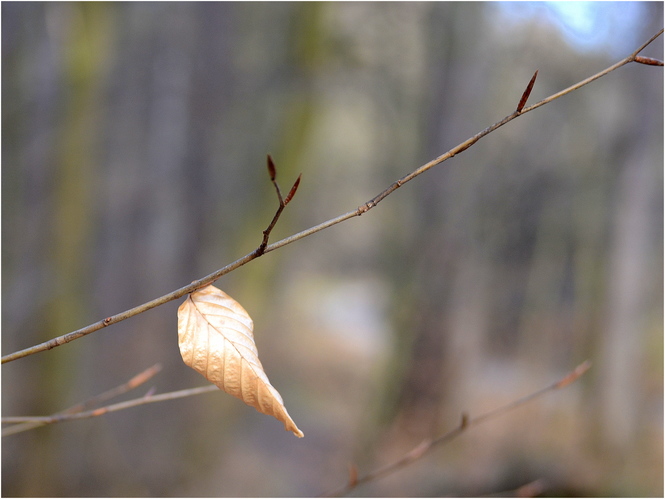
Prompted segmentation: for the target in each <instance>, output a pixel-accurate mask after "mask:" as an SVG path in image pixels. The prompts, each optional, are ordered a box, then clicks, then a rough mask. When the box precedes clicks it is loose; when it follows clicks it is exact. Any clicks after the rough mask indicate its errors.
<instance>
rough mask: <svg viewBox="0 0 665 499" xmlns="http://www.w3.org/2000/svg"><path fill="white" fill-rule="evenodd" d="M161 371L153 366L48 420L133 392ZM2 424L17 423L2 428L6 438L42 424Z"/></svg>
mask: <svg viewBox="0 0 665 499" xmlns="http://www.w3.org/2000/svg"><path fill="white" fill-rule="evenodd" d="M161 370H162V366H161V364H155V365H154V366H152V367H149V368H148V369H146V370H145V371H142V372H140V373H139V374H137V375H136V376H134V377H133V378H132V379H130V380H129V381H127V382H126V383H123V384H122V385H120V386H117V387H115V388H112V389H111V390H108V391H106V392H104V393H100V394H99V395H97V396H95V397H92V398H89V399H88V400H85V401H83V402H80V403H78V404H76V405H74V406H72V407H69V408H67V409H65V410H64V411H60V412H58V413H56V414H54V415H52V416H48V417H49V418H61V417H63V416H67V415H71V414H76V413H81V412H83V411H85V410H86V409H88V408H90V407H94V406H96V405H98V404H100V403H102V402H104V401H106V400H109V399H112V398H114V397H117V396H118V395H122V394H123V393H126V392H128V391H130V390H133V389H134V388H136V387H137V386H140V385H142V384H143V383H145V382H147V381H148V380H150V379H151V378H152V377H153V376H155V375H156V374H157V373H158V372H159V371H161ZM2 422H3V423H11V422H14V423H19V424H16V425H14V426H10V427H8V428H4V429H3V430H2V436H3V437H4V436H7V435H13V434H15V433H21V432H23V431H27V430H32V429H33V428H38V427H39V426H43V425H44V424H46V423H44V422H41V421H35V419H34V418H24V417H19V418H14V419H13V421H6V420H5V418H2Z"/></svg>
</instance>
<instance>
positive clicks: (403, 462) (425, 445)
mask: <svg viewBox="0 0 665 499" xmlns="http://www.w3.org/2000/svg"><path fill="white" fill-rule="evenodd" d="M590 367H591V362H590V361H588V360H586V361H584V362H582V363H581V364H580V365H579V366H577V367H576V368H575V369H573V370H572V371H571V372H570V373H568V374H567V375H566V376H564V377H563V378H562V379H560V380H559V381H557V382H556V383H552V384H551V385H549V386H546V387H545V388H541V389H540V390H537V391H535V392H533V393H531V394H529V395H527V396H525V397H522V398H519V399H517V400H514V401H512V402H510V403H508V404H506V405H504V406H501V407H498V408H497V409H494V410H492V411H489V412H486V413H485V414H482V415H480V416H478V417H475V418H469V417H468V416H467V415H466V414H462V418H461V421H460V424H459V425H458V426H457V427H456V428H455V429H453V430H451V431H449V432H447V433H444V434H443V435H440V436H438V437H436V438H434V439H426V440H423V441H422V442H421V443H420V444H418V445H417V446H416V447H414V448H413V449H412V450H410V451H409V452H407V453H406V454H404V455H403V456H402V457H401V458H400V459H398V460H397V461H394V462H392V463H390V464H387V465H385V466H382V467H380V468H377V469H376V470H374V471H372V472H370V473H368V474H367V475H365V476H363V477H361V478H358V477H357V474H356V476H355V477H353V479H352V480H351V479H350V480H349V482H348V483H347V484H346V485H344V486H343V487H340V488H338V489H336V490H333V491H332V492H329V493H327V494H325V495H324V496H323V497H336V496H341V495H344V494H347V493H348V492H350V491H351V490H353V489H355V488H356V487H358V486H359V485H362V484H365V483H368V482H371V481H374V480H376V479H378V478H381V477H383V476H386V475H389V474H391V473H394V472H395V471H397V470H399V469H401V468H403V467H405V466H407V465H409V464H411V463H413V462H414V461H417V460H418V459H420V458H421V457H423V456H424V455H425V454H427V453H428V452H430V451H431V450H432V449H433V448H434V447H436V446H439V445H441V444H443V443H445V442H449V441H450V440H453V439H454V438H457V437H459V436H460V435H461V434H462V433H464V432H465V431H466V430H468V429H469V428H471V427H472V426H476V425H479V424H481V423H483V422H485V421H488V420H490V419H494V418H496V417H497V416H500V415H501V414H504V413H506V412H510V411H512V410H514V409H517V408H518V407H520V406H523V405H525V404H527V403H528V402H531V401H532V400H534V399H536V398H538V397H542V396H543V395H545V394H546V393H548V392H551V391H554V390H559V389H561V388H565V387H566V386H568V385H569V384H571V383H572V382H573V381H575V380H577V379H578V378H579V377H580V376H582V375H583V374H584V373H585V372H587V371H588V370H589V368H590Z"/></svg>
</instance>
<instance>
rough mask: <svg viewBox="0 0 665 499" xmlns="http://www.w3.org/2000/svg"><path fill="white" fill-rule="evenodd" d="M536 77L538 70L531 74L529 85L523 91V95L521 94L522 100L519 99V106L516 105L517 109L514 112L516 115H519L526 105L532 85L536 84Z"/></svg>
mask: <svg viewBox="0 0 665 499" xmlns="http://www.w3.org/2000/svg"><path fill="white" fill-rule="evenodd" d="M537 76H538V70H536V72H535V73H533V76H532V77H531V81H529V84H528V85H527V86H526V89H525V90H524V93H523V94H522V98H521V99H520V102H519V104H517V109H516V110H515V112H516V113H521V112H522V109H524V106H525V105H526V101H527V100H529V95H531V90H533V84H534V83H536V77H537Z"/></svg>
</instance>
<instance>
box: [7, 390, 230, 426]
mask: <svg viewBox="0 0 665 499" xmlns="http://www.w3.org/2000/svg"><path fill="white" fill-rule="evenodd" d="M214 391H219V388H218V387H217V386H215V385H208V386H202V387H199V388H188V389H186V390H179V391H176V392H168V393H162V394H160V395H152V394H150V393H147V394H146V395H144V396H143V397H141V398H137V399H132V400H127V401H125V402H119V403H117V404H112V405H107V406H105V407H100V408H98V409H93V410H90V411H84V412H77V413H74V414H62V413H58V414H54V415H52V416H18V417H11V416H10V417H3V418H2V419H1V421H2V422H3V423H24V422H26V423H38V424H39V425H45V424H53V423H61V422H62V421H70V420H74V419H86V418H95V417H98V416H103V415H104V414H108V413H109V412H116V411H122V410H124V409H129V408H130V407H136V406H139V405H144V404H152V403H154V402H164V401H165V400H173V399H179V398H183V397H191V396H192V395H199V394H201V393H207V392H214ZM3 436H4V431H3Z"/></svg>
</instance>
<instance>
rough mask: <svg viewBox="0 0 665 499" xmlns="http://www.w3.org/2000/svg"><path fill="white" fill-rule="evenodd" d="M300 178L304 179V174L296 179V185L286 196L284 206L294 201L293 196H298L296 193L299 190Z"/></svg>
mask: <svg viewBox="0 0 665 499" xmlns="http://www.w3.org/2000/svg"><path fill="white" fill-rule="evenodd" d="M300 177H302V173H301V174H300V175H298V178H297V179H296V181H295V183H294V184H293V187H291V190H290V191H289V193H288V194H287V195H286V198H285V199H284V206H286V205H287V204H289V201H291V200H292V199H293V196H295V195H296V191H297V190H298V186H299V185H300Z"/></svg>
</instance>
